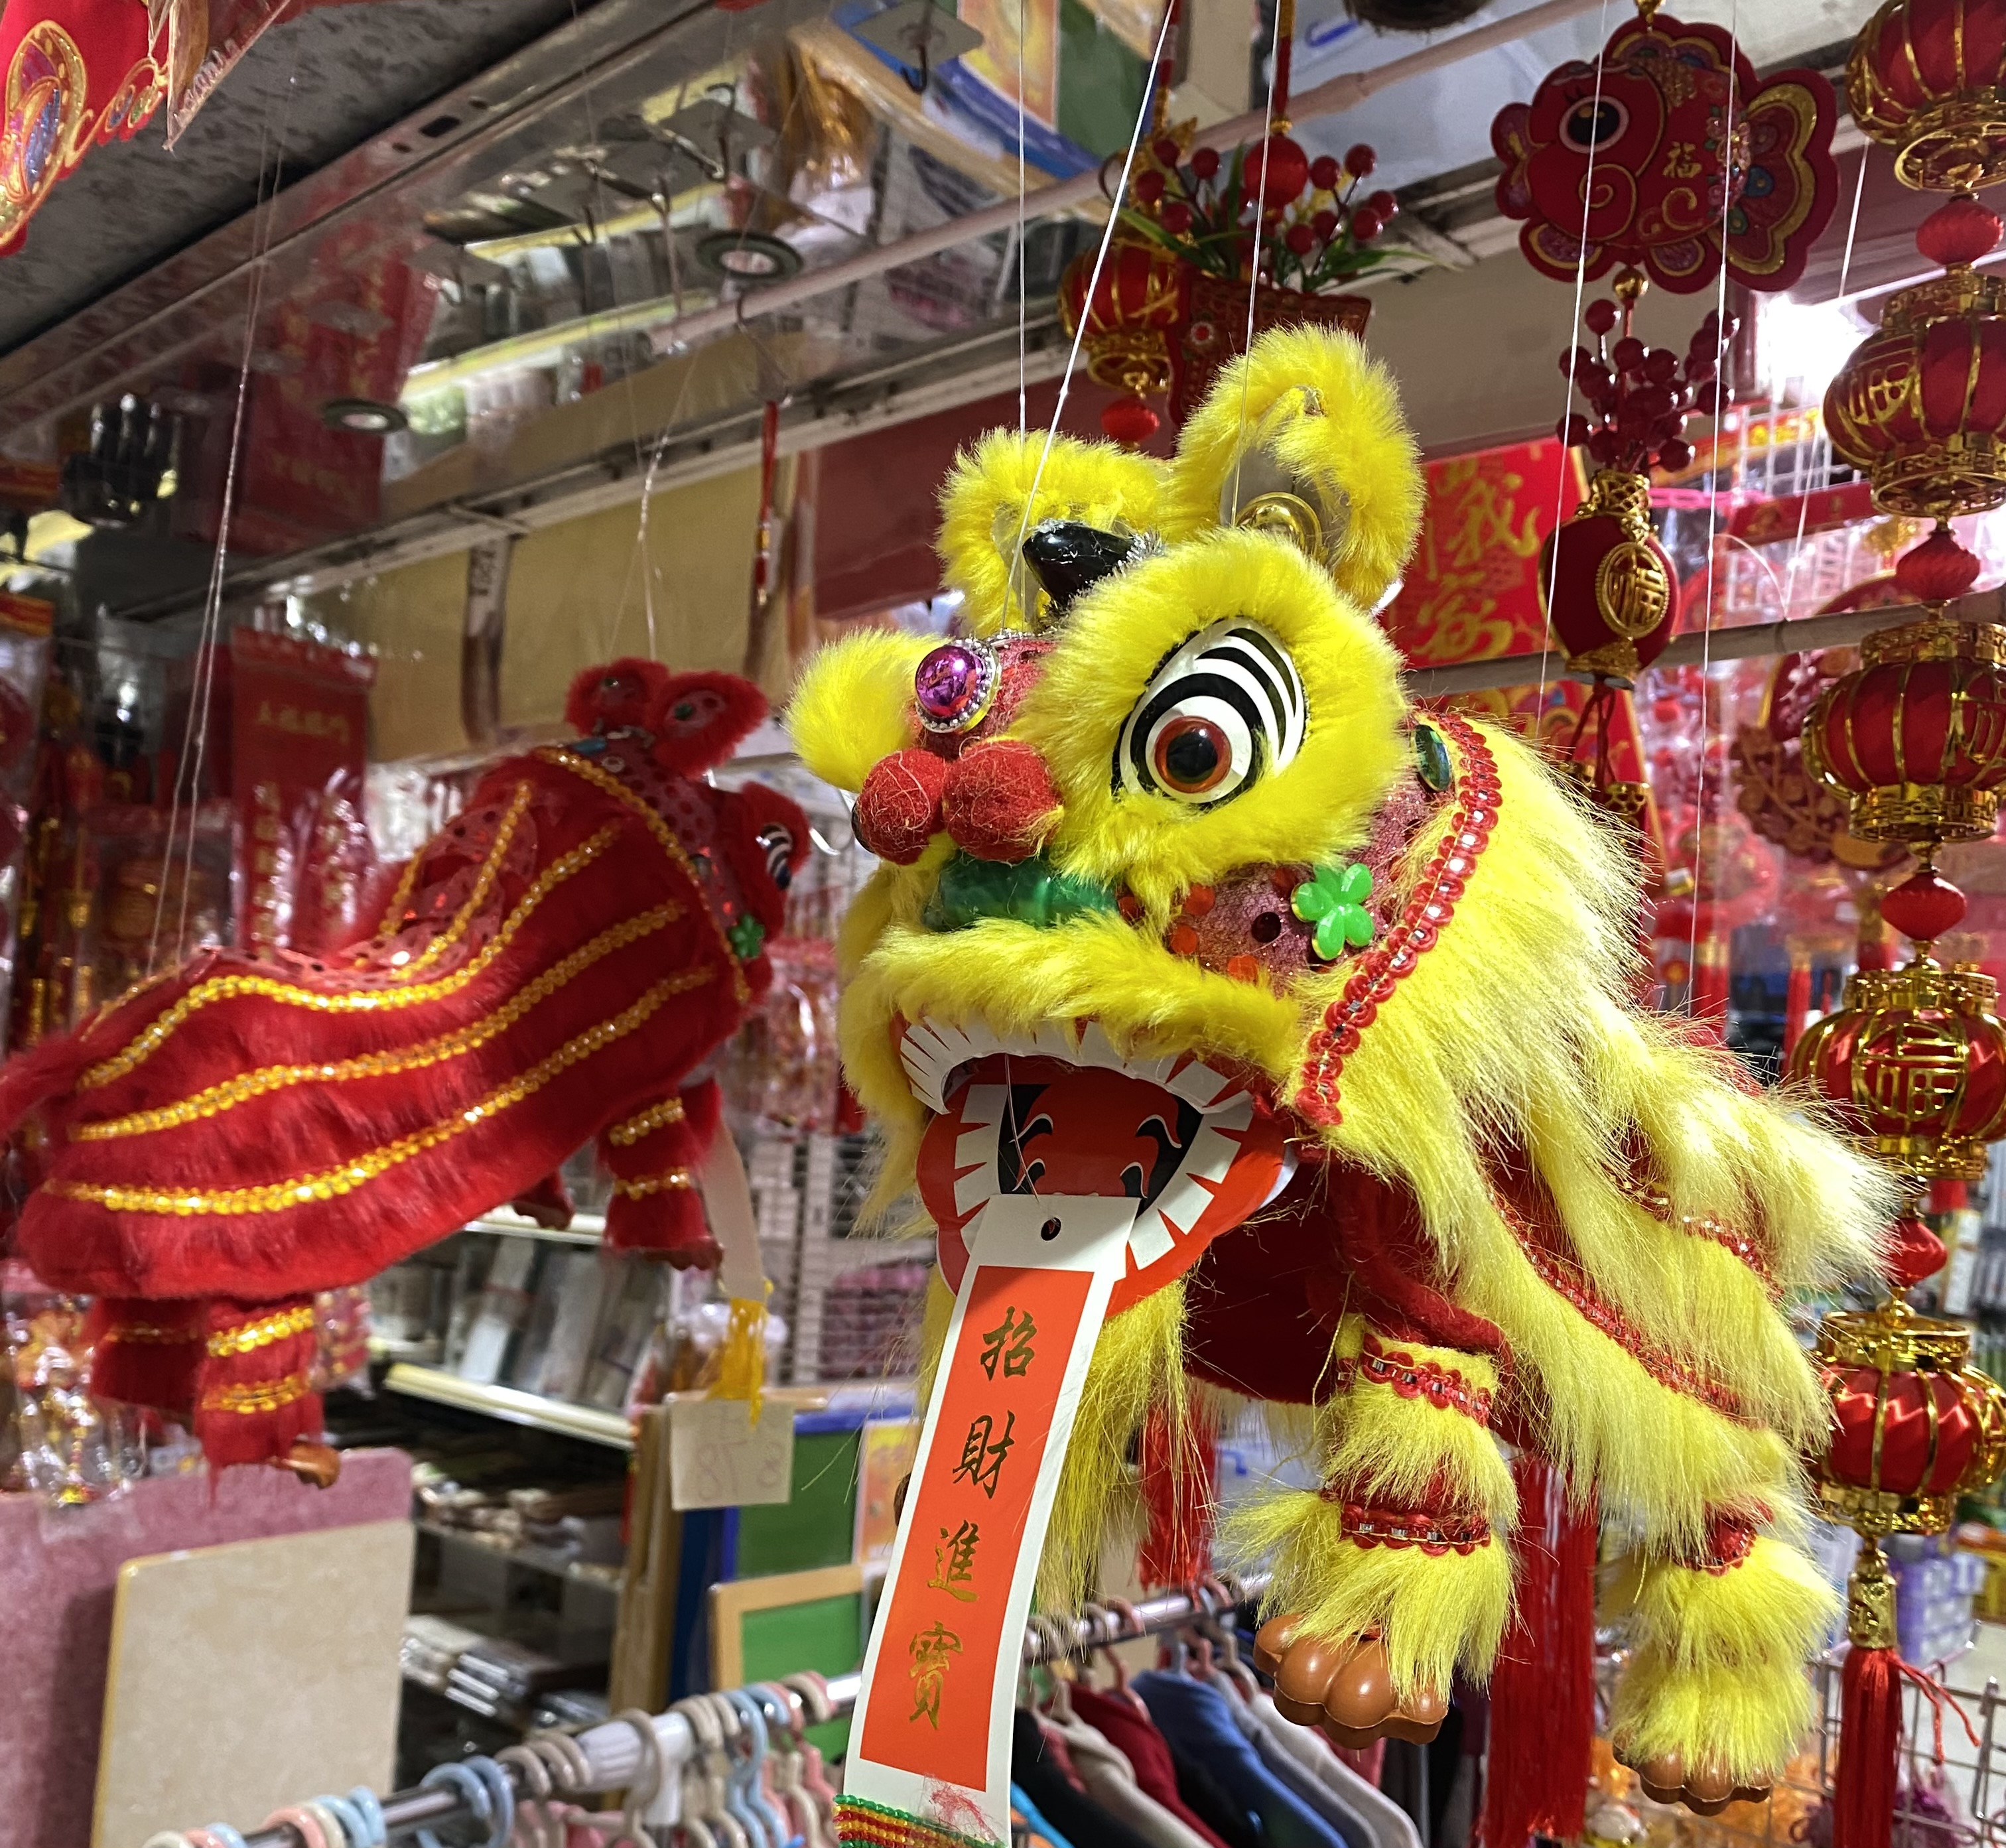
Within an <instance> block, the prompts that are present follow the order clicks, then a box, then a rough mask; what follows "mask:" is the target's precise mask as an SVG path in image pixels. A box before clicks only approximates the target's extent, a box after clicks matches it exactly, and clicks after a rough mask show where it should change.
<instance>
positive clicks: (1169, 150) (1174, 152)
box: [1149, 135, 1184, 167]
mask: <svg viewBox="0 0 2006 1848" xmlns="http://www.w3.org/2000/svg"><path fill="white" fill-rule="evenodd" d="M1149 152H1150V153H1153V154H1154V155H1155V156H1156V158H1157V159H1158V160H1160V161H1162V162H1163V164H1164V165H1165V166H1166V167H1174V166H1176V165H1177V157H1178V155H1180V154H1181V153H1183V152H1184V150H1183V149H1181V147H1179V146H1177V143H1175V142H1174V141H1173V140H1171V139H1170V136H1167V135H1159V136H1157V137H1156V139H1155V140H1154V141H1153V142H1151V143H1149Z"/></svg>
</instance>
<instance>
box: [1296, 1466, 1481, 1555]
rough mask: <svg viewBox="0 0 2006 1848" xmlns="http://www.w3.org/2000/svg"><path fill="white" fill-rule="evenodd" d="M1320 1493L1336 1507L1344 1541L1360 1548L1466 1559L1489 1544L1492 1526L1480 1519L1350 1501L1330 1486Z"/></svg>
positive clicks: (1327, 1485)
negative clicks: (1416, 1549) (1417, 1549)
mask: <svg viewBox="0 0 2006 1848" xmlns="http://www.w3.org/2000/svg"><path fill="white" fill-rule="evenodd" d="M1318 1494H1320V1495H1321V1497H1322V1498H1323V1499H1324V1500H1325V1501H1329V1502H1332V1503H1334V1504H1335V1505H1336V1507H1337V1508H1338V1511H1339V1526H1340V1529H1341V1531H1342V1532H1343V1535H1344V1537H1345V1538H1346V1540H1355V1541H1357V1544H1359V1545H1360V1546H1361V1547H1420V1550H1421V1551H1423V1552H1424V1553H1426V1554H1430V1555H1438V1554H1444V1553H1460V1554H1464V1555H1465V1556H1467V1555H1468V1554H1472V1553H1474V1552H1475V1551H1476V1549H1477V1548H1478V1547H1487V1546H1489V1545H1490V1522H1488V1521H1487V1520H1486V1519H1484V1518H1483V1515H1466V1514H1436V1513H1432V1512H1429V1511H1427V1510H1426V1509H1423V1508H1383V1507H1378V1506H1376V1505H1374V1504H1372V1503H1371V1502H1367V1501H1346V1499H1345V1491H1343V1489H1341V1488H1336V1487H1332V1485H1331V1484H1328V1483H1326V1484H1325V1485H1324V1487H1322V1488H1321V1490H1319V1491H1318Z"/></svg>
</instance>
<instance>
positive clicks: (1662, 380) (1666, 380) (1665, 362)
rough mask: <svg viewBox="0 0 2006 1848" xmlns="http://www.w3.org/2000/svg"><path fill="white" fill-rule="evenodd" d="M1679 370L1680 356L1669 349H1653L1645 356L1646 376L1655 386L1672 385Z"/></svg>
mask: <svg viewBox="0 0 2006 1848" xmlns="http://www.w3.org/2000/svg"><path fill="white" fill-rule="evenodd" d="M1678 370H1679V356H1678V355H1677V354H1676V353H1674V352H1673V350H1671V348H1670V347H1652V349H1651V350H1650V351H1649V353H1647V354H1645V355H1644V376H1645V378H1648V379H1649V380H1650V382H1652V384H1653V385H1670V383H1671V382H1672V381H1673V378H1676V377H1677V375H1678Z"/></svg>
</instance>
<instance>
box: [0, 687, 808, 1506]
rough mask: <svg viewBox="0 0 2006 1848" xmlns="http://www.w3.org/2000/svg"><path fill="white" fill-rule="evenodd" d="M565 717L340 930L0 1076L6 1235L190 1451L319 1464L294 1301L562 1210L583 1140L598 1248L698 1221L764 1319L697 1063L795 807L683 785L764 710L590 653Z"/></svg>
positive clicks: (669, 1239) (726, 1143) (107, 1363)
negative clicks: (30, 1141) (476, 1233)
mask: <svg viewBox="0 0 2006 1848" xmlns="http://www.w3.org/2000/svg"><path fill="white" fill-rule="evenodd" d="M567 711H568V716H569V718H570V720H571V721H572V723H573V724H574V725H575V726H576V727H578V729H579V731H580V732H581V733H582V734H585V735H583V736H582V737H579V739H578V740H577V741H575V743H572V744H567V745H562V746H554V747H549V748H544V749H540V750H537V751H533V752H530V753H529V755H526V756H523V757H517V758H513V759H509V760H508V761H507V762H503V763H501V764H498V765H497V766H495V767H494V769H492V770H491V771H490V772H489V773H487V776H485V777H484V778H483V779H482V780H481V782H480V785H479V786H478V787H477V788H476V789H475V790H474V791H473V794H472V796H471V797H470V800H469V801H468V804H467V806H466V808H465V809H464V810H463V811H462V813H461V814H460V815H459V818H457V819H456V820H455V821H454V822H452V823H451V824H450V825H448V826H447V827H446V828H445V829H443V830H442V832H440V833H439V834H438V835H436V836H434V838H433V839H432V840H431V842H429V843H428V844H427V845H426V846H425V847H424V849H423V850H421V852H420V853H419V854H418V855H417V857H416V858H415V859H414V860H413V861H411V863H410V866H409V868H407V869H406V872H405V874H404V876H403V880H402V882H401V883H400V885H399V887H398V889H397V890H396V892H395V894H394V895H393V896H392V897H391V899H389V903H388V905H387V906H386V907H385V909H384V910H383V912H382V920H381V922H380V923H379V924H377V925H376V926H375V930H374V933H373V935H370V936H368V938H365V939H364V940H363V941H362V942H359V943H357V944H356V945H353V946H352V947H350V948H349V949H343V950H340V951H338V952H333V953H330V954H328V955H326V956H315V957H308V956H303V955H300V954H297V953H296V952H290V951H281V952H277V953H276V955H275V956H273V957H272V958H270V959H258V958H253V957H252V956H247V955H245V953H243V952H241V951H234V950H216V951H210V952H206V953H204V954H202V955H201V956H197V957H195V959H192V961H190V962H189V963H187V964H186V965H185V966H183V967H182V968H181V969H180V970H176V971H174V973H171V974H170V975H168V976H167V977H164V979H162V980H158V981H155V982H153V983H151V984H143V985H141V986H140V987H137V988H135V990H134V991H132V993H131V994H129V995H128V996H127V998H125V1000H124V1001H121V1002H119V1003H118V1004H117V1005H114V1006H112V1007H111V1008H107V1009H106V1010H105V1011H104V1012H102V1013H101V1014H100V1015H98V1016H97V1017H96V1018H95V1019H93V1020H92V1021H91V1022H90V1023H89V1024H88V1025H87V1026H85V1027H83V1029H81V1030H79V1031H77V1032H76V1033H70V1034H66V1035H65V1036H63V1037H61V1038H59V1039H55V1040H48V1041H45V1042H44V1044H42V1045H41V1046H40V1047H37V1049H36V1050H35V1051H34V1052H33V1053H32V1054H30V1055H29V1056H28V1057H26V1058H23V1059H21V1060H19V1061H16V1062H15V1063H14V1064H12V1065H10V1066H9V1067H8V1068H7V1069H6V1071H5V1073H4V1074H0V1127H12V1125H16V1124H17V1123H19V1121H21V1120H22V1118H23V1117H24V1116H26V1114H28V1113H30V1111H36V1112H38V1113H39V1115H40V1120H41V1125H42V1128H43V1130H44V1135H45V1142H44V1146H43V1148H42V1150H41V1164H40V1165H41V1168H42V1172H41V1174H40V1185H39V1186H38V1187H37V1189H36V1191H35V1192H33V1195H31V1196H30V1199H29V1201H28V1202H27V1205H26V1208H25V1209H24V1211H23V1216H22V1220H21V1223H20V1227H19V1234H18V1237H17V1249H18V1251H19V1255H21V1256H22V1257H23V1258H25V1259H26V1261H27V1262H29V1264H30V1265H32V1266H33V1269H35V1270H36V1271H37V1272H38V1273H39V1274H40V1276H42V1277H43V1278H44V1280H46V1281H47V1282H48V1283H50V1284H51V1285H53V1286H54V1287H56V1288H58V1289H59V1290H69V1291H76V1292H78V1293H80V1294H90V1295H93V1296H95V1297H97V1298H98V1304H97V1363H96V1379H97V1385H98V1386H99V1388H100V1389H101V1390H102V1391H103V1392H104V1393H105V1395H106V1396H107V1397H111V1398H114V1399H127V1400H130V1401H132V1402H134V1403H139V1404H142V1405H148V1406H157V1407H159V1408H160V1409H162V1410H164V1411H167V1412H169V1413H174V1414H176V1415H178V1416H179V1417H183V1418H185V1419H189V1420H192V1423H193V1425H194V1427H195V1433H196V1434H197V1436H198V1437H199V1438H200V1439H201V1441H202V1447H203V1449H204V1450H205V1452H206V1453H207V1455H208V1456H209V1459H210V1461H211V1462H212V1463H216V1464H227V1463H252V1462H259V1461H266V1460H269V1461H273V1462H279V1463H285V1464H287V1466H289V1467H292V1468H294V1469H297V1470H299V1471H300V1472H301V1473H302V1474H306V1475H311V1476H315V1477H326V1476H328V1475H329V1473H331V1471H332V1469H333V1453H332V1452H326V1451H325V1450H323V1449H322V1448H321V1447H320V1446H318V1445H315V1444H314V1443H313V1442H312V1441H311V1440H312V1439H313V1438H314V1437H315V1434H317V1433H318V1431H319V1428H320V1412H319V1401H318V1398H317V1397H316V1396H315V1394H314V1392H313V1391H312V1389H311V1385H310V1384H309V1372H308V1370H309V1368H310V1366H311V1360H312V1355H313V1348H314V1339H315V1336H314V1323H313V1308H312V1297H313V1294H314V1293H315V1291H317V1290H327V1289H333V1288H336V1287H340V1286H342V1285H344V1284H350V1283H360V1282H361V1281H362V1280H364V1279H365V1278H368V1277H371V1276H374V1275H375V1273H376V1272H378V1271H379V1270H381V1269H382V1268H383V1267H384V1266H385V1265H387V1264H391V1263H393V1262H396V1260H397V1259H398V1258H402V1257H404V1256H406V1255H408V1254H409V1253H410V1252H411V1251H415V1250H417V1249H418V1248H420V1247H421V1246H423V1245H425V1244H429V1243H431V1241H433V1240H434V1239H436V1238H439V1237H443V1236H445V1234H447V1233H449V1232H451V1231H452V1230H456V1228H457V1227H460V1226H462V1225H464V1224H465V1223H466V1222H467V1221H468V1220H471V1219H473V1218H474V1217H476V1216H478V1215H479V1214H480V1213H484V1212H485V1211H487V1209H489V1208H491V1207H492V1206H495V1205H496V1204H497V1203H498V1202H502V1201H505V1200H509V1199H514V1198H517V1197H519V1196H523V1195H528V1194H530V1193H532V1192H535V1193H536V1194H537V1195H538V1196H539V1198H538V1201H537V1204H539V1205H540V1206H546V1207H551V1208H554V1210H555V1211H556V1212H557V1213H558V1214H560V1215H563V1214H565V1213H567V1212H568V1203H566V1202H564V1200H563V1199H562V1192H561V1188H558V1187H557V1186H556V1185H555V1184H554V1182H551V1181H549V1180H548V1179H547V1177H550V1176H551V1175H552V1174H553V1171H554V1170H555V1169H556V1167H558V1163H561V1162H562V1161H563V1160H565V1157H566V1156H568V1155H570V1154H571V1153H572V1151H574V1150H575V1149H577V1148H579V1146H581V1145H582V1144H583V1143H586V1142H589V1141H591V1140H592V1139H593V1138H594V1137H597V1138H598V1139H599V1144H600V1152H601V1155H602V1157H603V1159H604V1161H605V1163H606V1165H607V1167H610V1168H611V1170H612V1172H613V1174H614V1199H613V1202H612V1205H611V1208H610V1209H609V1211H608V1213H607V1244H609V1245H611V1246H612V1247H614V1248H617V1249H625V1250H632V1251H641V1252H643V1253H646V1254H649V1255H653V1256H657V1257H661V1258H667V1260H668V1261H669V1262H671V1263H680V1264H692V1263H695V1264H706V1263H715V1262H717V1261H718V1258H719V1251H718V1247H717V1245H716V1244H713V1241H712V1234H713V1233H715V1234H716V1237H718V1238H719V1239H720V1240H721V1241H723V1243H724V1245H725V1247H726V1249H725V1251H724V1254H723V1269H724V1283H725V1286H726V1288H727V1291H728V1292H729V1294H730V1295H731V1296H732V1297H733V1298H734V1321H735V1323H737V1324H738V1325H742V1326H743V1328H744V1337H743V1339H744V1340H745V1341H750V1340H752V1339H756V1336H755V1334H754V1332H753V1331H755V1329H758V1328H759V1327H761V1326H762V1325H763V1304H764V1297H765V1285H764V1280H763V1278H762V1276H760V1274H759V1271H758V1256H757V1251H758V1247H757V1242H756V1240H755V1239H752V1238H751V1236H750V1235H751V1231H752V1226H751V1213H750V1206H749V1201H748V1199H747V1198H746V1196H745V1192H744V1174H743V1170H741V1169H739V1168H738V1167H737V1157H736V1155H735V1153H733V1150H732V1144H731V1139H730V1135H728V1134H724V1133H720V1130H719V1127H718V1118H719V1098H718V1092H717V1086H716V1083H715V1082H714V1081H713V1080H712V1079H709V1078H708V1077H706V1076H704V1075H702V1065H703V1061H705V1060H706V1059H707V1058H709V1056H710V1054H712V1053H713V1052H714V1051H716V1049H717V1048H718V1047H719V1046H720V1044H722V1043H723V1041H724V1040H725V1039H726V1038H727V1037H728V1036H729V1035H730V1033H731V1032H732V1031H733V1030H734V1028H735V1027H736V1026H737V1024H738V1022H739V1021H740V1019H741V1018H742V1016H743V1015H744V1011H745V1009H746V1008H747V1006H748V1005H749V1004H750V1003H751V1001H753V1000H755V998H757V997H758V995H759V994H760V993H761V992H762V991H763V990H764V989H765V987H766V984H767V983H768V981H769V980H770V976H771V971H770V969H769V964H768V961H767V958H766V956H765V952H764V944H765V939H766V938H767V937H768V935H769V934H770V933H772V932H773V931H777V930H778V929H779V928H780V924H781V921H782V917H783V909H784V905H785V896H784V893H785V888H786V886H787V883H788V881H789V879H790V876H791V875H792V873H793V871H794V869H795V868H797V867H798V866H799V865H800V864H801V861H802V860H803V859H804V857H805V856H806V854H807V851H808V825H807V822H806V821H805V819H804V817H803V816H802V815H801V811H800V810H799V809H798V808H796V807H795V805H794V804H793V803H792V802H790V801H788V800H787V798H786V797H783V796H780V795H777V794H775V793H774V792H773V791H772V790H769V789H766V788H765V787H762V786H761V785H759V784H757V783H751V784H748V785H747V786H746V787H744V788H743V789H741V790H735V791H734V790H721V789H716V788H713V787H711V786H709V784H708V783H705V782H703V781H702V780H699V779H700V777H701V774H702V772H703V771H705V770H706V769H709V768H710V767H712V766H714V765H716V764H718V763H720V762H723V760H724V759H726V758H727V757H728V756H729V755H730V753H731V751H732V749H733V748H734V746H735V745H736V744H737V742H738V741H739V740H740V739H741V737H744V735H745V734H746V733H748V731H750V730H751V729H752V727H754V726H755V724H757V723H758V721H759V720H760V719H761V718H762V716H764V714H765V700H764V699H762V697H761V696H760V695H759V692H758V689H757V688H755V687H753V686H752V685H751V684H750V683H749V682H748V681H742V680H739V679H737V678H735V677H734V676H732V675H730V674H670V672H668V671H667V670H666V669H664V668H663V667H660V666H658V665H656V664H654V663H653V662H649V661H640V660H622V661H616V662H614V663H613V664H611V666H610V667H604V668H593V669H589V670H588V671H586V673H585V674H582V675H581V676H580V677H579V681H578V682H577V683H576V685H575V686H574V688H573V689H572V696H571V699H570V702H569V703H568V708H567ZM699 1186H701V1188H702V1189H703V1190H704V1192H705V1193H706V1195H707V1196H708V1204H709V1207H710V1209H711V1210H710V1214H709V1218H710V1222H711V1223H710V1228H709V1230H706V1224H705V1216H704V1213H703V1211H702V1207H701V1206H700V1205H699ZM748 1244H749V1247H750V1248H749V1250H748V1248H747V1247H748ZM741 1304H742V1305H744V1314H742V1315H741V1314H739V1313H738V1311H739V1308H740V1306H741ZM731 1358H733V1357H732V1356H731V1355H730V1354H727V1360H730V1359H731ZM737 1358H739V1359H740V1360H743V1358H744V1356H742V1355H741V1356H739V1357H737ZM756 1385H757V1382H756V1378H755V1380H754V1381H753V1382H752V1386H753V1390H755V1391H756ZM748 1396H750V1395H749V1394H748Z"/></svg>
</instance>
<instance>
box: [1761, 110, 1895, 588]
mask: <svg viewBox="0 0 2006 1848" xmlns="http://www.w3.org/2000/svg"><path fill="white" fill-rule="evenodd" d="M1873 153H1874V143H1872V142H1871V141H1869V142H1865V143H1862V144H1861V146H1860V171H1859V173H1858V174H1857V175H1856V177H1855V178H1854V180H1853V213H1852V216H1850V217H1849V218H1848V219H1847V220H1846V251H1845V254H1844V255H1842V256H1841V257H1840V259H1839V292H1838V294H1835V296H1834V297H1832V303H1833V305H1834V306H1835V307H1837V306H1839V305H1840V304H1842V303H1843V302H1844V301H1845V300H1846V279H1847V278H1848V277H1849V276H1850V275H1851V274H1852V273H1853V241H1854V240H1855V239H1856V238H1857V237H1858V236H1859V234H1860V199H1861V198H1862V196H1863V195H1864V194H1865V192H1866V191H1867V161H1868V160H1869V159H1870V158H1871V157H1872V155H1873ZM1818 444H1819V445H1821V447H1822V448H1823V449H1824V451H1825V463H1826V464H1827V465H1828V464H1829V463H1830V461H1831V459H1832V432H1831V431H1829V430H1828V429H1826V428H1825V421H1824V419H1823V417H1820V419H1819V421H1818ZM1770 453H1771V455H1772V456H1774V454H1775V448H1774V445H1773V444H1772V447H1771V450H1770ZM1812 453H1813V456H1814V457H1815V456H1816V454H1817V451H1816V450H1815V449H1814V451H1813V452H1812ZM1824 475H1825V466H1817V467H1814V469H1813V470H1812V471H1811V477H1812V478H1813V479H1820V480H1821V479H1822V478H1823V477H1824ZM1810 517H1811V487H1810V485H1809V483H1808V481H1807V480H1805V479H1804V478H1803V477H1802V476H1801V475H1800V479H1799V480H1798V484H1797V536H1796V537H1795V538H1794V539H1793V540H1792V541H1791V544H1790V565H1789V568H1788V569H1787V570H1786V572H1785V574H1784V578H1783V607H1782V608H1781V609H1780V610H1779V611H1777V614H1778V615H1779V617H1780V618H1782V620H1783V621H1786V622H1787V621H1789V620H1790V598H1791V595H1792V593H1793V591H1794V590H1795V589H1796V587H1797V561H1798V560H1799V559H1800V558H1802V557H1803V555H1804V526H1805V524H1806V523H1807V521H1808V520H1809V519H1810Z"/></svg>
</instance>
